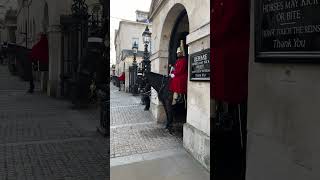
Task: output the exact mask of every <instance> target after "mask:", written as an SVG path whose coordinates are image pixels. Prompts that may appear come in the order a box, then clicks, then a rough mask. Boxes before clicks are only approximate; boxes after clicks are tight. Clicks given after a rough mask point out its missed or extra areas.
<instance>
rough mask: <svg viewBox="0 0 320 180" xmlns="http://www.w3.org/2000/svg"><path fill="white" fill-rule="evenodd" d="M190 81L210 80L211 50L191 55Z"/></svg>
mask: <svg viewBox="0 0 320 180" xmlns="http://www.w3.org/2000/svg"><path fill="white" fill-rule="evenodd" d="M190 80H191V81H209V80H210V49H206V50H203V51H200V52H197V53H194V54H191V55H190Z"/></svg>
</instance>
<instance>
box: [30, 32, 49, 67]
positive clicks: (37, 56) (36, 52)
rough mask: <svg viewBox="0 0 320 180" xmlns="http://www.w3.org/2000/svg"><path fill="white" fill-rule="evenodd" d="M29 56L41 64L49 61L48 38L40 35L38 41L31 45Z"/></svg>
mask: <svg viewBox="0 0 320 180" xmlns="http://www.w3.org/2000/svg"><path fill="white" fill-rule="evenodd" d="M30 58H31V60H32V61H35V60H37V61H39V62H40V63H43V64H48V63H49V49H48V39H47V37H46V36H45V35H41V38H40V41H39V42H38V43H37V44H35V45H34V46H33V47H32V49H31V54H30Z"/></svg>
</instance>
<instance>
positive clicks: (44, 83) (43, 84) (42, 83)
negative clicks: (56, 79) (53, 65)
mask: <svg viewBox="0 0 320 180" xmlns="http://www.w3.org/2000/svg"><path fill="white" fill-rule="evenodd" d="M40 78H41V79H40V88H41V91H42V92H46V91H47V86H48V72H47V71H45V72H41V77H40Z"/></svg>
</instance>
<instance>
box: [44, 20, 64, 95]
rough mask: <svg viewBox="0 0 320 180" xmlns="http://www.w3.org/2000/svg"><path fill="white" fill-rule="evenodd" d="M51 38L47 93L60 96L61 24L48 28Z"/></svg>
mask: <svg viewBox="0 0 320 180" xmlns="http://www.w3.org/2000/svg"><path fill="white" fill-rule="evenodd" d="M48 37H49V38H48V40H49V74H48V78H49V79H48V86H47V94H48V96H52V97H59V96H60V95H61V94H60V73H61V29H60V26H59V25H52V26H50V27H49V29H48Z"/></svg>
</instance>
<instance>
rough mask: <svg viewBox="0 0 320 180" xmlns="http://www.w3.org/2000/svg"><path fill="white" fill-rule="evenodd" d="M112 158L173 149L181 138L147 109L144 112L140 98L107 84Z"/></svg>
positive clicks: (180, 142)
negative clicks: (165, 127) (157, 121)
mask: <svg viewBox="0 0 320 180" xmlns="http://www.w3.org/2000/svg"><path fill="white" fill-rule="evenodd" d="M110 93H111V97H110V112H111V114H110V116H111V122H110V124H111V131H110V146H111V149H110V156H111V158H117V157H123V156H130V155H135V154H142V153H149V152H155V151H160V150H167V149H174V148H177V147H181V146H182V138H181V137H180V136H176V135H172V134H170V133H168V132H166V131H165V130H164V128H163V125H160V124H157V123H156V121H155V119H154V118H153V116H152V114H151V112H150V111H144V110H143V109H144V106H143V105H141V104H140V97H139V96H133V95H132V94H130V93H125V92H123V91H119V90H118V88H117V87H115V86H113V85H111V87H110Z"/></svg>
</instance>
